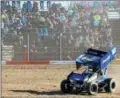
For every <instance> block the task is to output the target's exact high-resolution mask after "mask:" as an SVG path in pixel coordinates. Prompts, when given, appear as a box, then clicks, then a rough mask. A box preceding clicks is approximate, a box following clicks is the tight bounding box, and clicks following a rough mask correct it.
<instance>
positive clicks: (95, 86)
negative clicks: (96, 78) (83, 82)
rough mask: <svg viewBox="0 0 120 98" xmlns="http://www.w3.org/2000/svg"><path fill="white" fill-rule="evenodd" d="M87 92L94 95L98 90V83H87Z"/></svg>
mask: <svg viewBox="0 0 120 98" xmlns="http://www.w3.org/2000/svg"><path fill="white" fill-rule="evenodd" d="M87 89H88V94H90V95H95V94H96V93H97V92H98V84H97V83H93V82H91V83H89V84H88V88H87Z"/></svg>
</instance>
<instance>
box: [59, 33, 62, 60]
mask: <svg viewBox="0 0 120 98" xmlns="http://www.w3.org/2000/svg"><path fill="white" fill-rule="evenodd" d="M62 52H63V51H62V33H60V60H62V59H63V58H62Z"/></svg>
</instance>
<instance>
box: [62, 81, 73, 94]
mask: <svg viewBox="0 0 120 98" xmlns="http://www.w3.org/2000/svg"><path fill="white" fill-rule="evenodd" d="M72 89H73V88H72V87H71V86H70V81H68V80H63V81H62V82H61V91H62V92H63V93H71V92H72Z"/></svg>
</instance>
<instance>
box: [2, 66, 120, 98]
mask: <svg viewBox="0 0 120 98" xmlns="http://www.w3.org/2000/svg"><path fill="white" fill-rule="evenodd" d="M74 66H75V65H74ZM74 66H73V65H3V67H2V96H3V98H18V97H19V98H120V65H110V67H109V76H110V77H112V78H115V80H116V82H117V89H116V92H115V93H113V94H109V93H98V94H97V95H95V96H89V95H86V94H83V93H82V94H70V95H64V94H63V93H61V91H60V82H61V81H62V80H63V79H65V78H66V77H67V75H68V74H69V73H70V72H71V71H73V70H75V68H74Z"/></svg>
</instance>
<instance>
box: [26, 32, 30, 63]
mask: <svg viewBox="0 0 120 98" xmlns="http://www.w3.org/2000/svg"><path fill="white" fill-rule="evenodd" d="M27 46H28V47H27V58H28V61H29V60H30V35H29V33H28V34H27Z"/></svg>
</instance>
